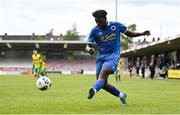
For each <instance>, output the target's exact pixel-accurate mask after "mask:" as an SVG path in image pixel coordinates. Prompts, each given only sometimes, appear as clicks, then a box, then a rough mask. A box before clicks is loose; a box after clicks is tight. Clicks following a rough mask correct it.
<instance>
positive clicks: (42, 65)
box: [41, 61, 46, 70]
mask: <svg viewBox="0 0 180 115" xmlns="http://www.w3.org/2000/svg"><path fill="white" fill-rule="evenodd" d="M45 67H46V62H44V61H43V62H41V70H45Z"/></svg>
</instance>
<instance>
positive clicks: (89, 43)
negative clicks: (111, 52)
mask: <svg viewBox="0 0 180 115" xmlns="http://www.w3.org/2000/svg"><path fill="white" fill-rule="evenodd" d="M94 39H95V32H94V29H92V30H91V32H90V34H89V36H88V39H87V45H86V48H85V49H86V51H87V52H88V53H89V54H91V55H93V54H94V53H95V49H94V48H93V44H94Z"/></svg>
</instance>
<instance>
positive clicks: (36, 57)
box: [32, 54, 41, 67]
mask: <svg viewBox="0 0 180 115" xmlns="http://www.w3.org/2000/svg"><path fill="white" fill-rule="evenodd" d="M40 58H41V55H40V54H33V55H32V59H33V62H34V67H39V66H40V62H39V61H40Z"/></svg>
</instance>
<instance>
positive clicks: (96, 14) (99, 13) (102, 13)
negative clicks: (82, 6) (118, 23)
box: [92, 10, 107, 18]
mask: <svg viewBox="0 0 180 115" xmlns="http://www.w3.org/2000/svg"><path fill="white" fill-rule="evenodd" d="M106 15H107V12H106V11H105V10H96V11H94V12H93V13H92V16H93V17H102V18H106Z"/></svg>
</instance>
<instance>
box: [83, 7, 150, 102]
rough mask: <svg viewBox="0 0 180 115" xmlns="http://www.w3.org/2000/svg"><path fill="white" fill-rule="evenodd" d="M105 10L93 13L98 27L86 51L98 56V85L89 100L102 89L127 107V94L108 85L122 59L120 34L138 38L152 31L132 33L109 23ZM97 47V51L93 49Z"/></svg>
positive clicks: (89, 94)
mask: <svg viewBox="0 0 180 115" xmlns="http://www.w3.org/2000/svg"><path fill="white" fill-rule="evenodd" d="M106 15H107V12H106V11H105V10H97V11H95V12H93V13H92V16H93V17H94V18H95V22H96V24H97V25H96V26H95V27H94V28H93V29H92V30H91V32H90V35H89V37H88V40H87V46H86V51H87V52H89V53H90V54H91V55H93V54H95V53H97V54H96V78H97V81H96V83H95V84H94V85H93V86H92V88H90V89H89V93H88V97H87V98H88V99H92V98H93V96H94V95H95V94H96V93H97V92H98V91H99V90H101V89H104V90H105V91H107V92H109V93H111V94H112V95H114V96H116V97H119V98H120V100H121V102H122V104H123V105H126V104H127V101H126V98H127V94H126V93H124V92H122V91H121V90H118V89H117V88H115V87H114V86H113V85H111V84H109V83H108V76H109V75H110V74H113V73H114V71H116V68H117V64H118V61H119V58H120V34H121V33H123V34H125V35H126V36H130V37H138V36H144V35H150V31H144V32H131V31H129V30H127V27H126V26H124V25H123V24H121V23H119V22H109V21H107V18H106ZM94 43H96V45H97V49H96V50H97V51H95V48H94V47H93V46H94V45H93V44H94Z"/></svg>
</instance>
